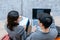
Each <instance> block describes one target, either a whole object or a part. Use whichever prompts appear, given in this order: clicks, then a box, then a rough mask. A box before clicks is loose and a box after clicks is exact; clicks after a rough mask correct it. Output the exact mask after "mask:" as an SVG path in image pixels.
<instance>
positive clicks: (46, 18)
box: [38, 13, 52, 29]
mask: <svg viewBox="0 0 60 40" xmlns="http://www.w3.org/2000/svg"><path fill="white" fill-rule="evenodd" d="M38 20H39V21H40V23H42V24H43V25H44V27H45V29H46V28H49V26H50V25H51V24H52V16H51V15H49V14H47V13H46V14H44V13H42V14H40V16H39V18H38Z"/></svg>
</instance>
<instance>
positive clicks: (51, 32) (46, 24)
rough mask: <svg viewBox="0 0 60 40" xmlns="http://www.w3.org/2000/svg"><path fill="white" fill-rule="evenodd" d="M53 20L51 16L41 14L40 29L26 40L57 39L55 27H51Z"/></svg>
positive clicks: (39, 19)
mask: <svg viewBox="0 0 60 40" xmlns="http://www.w3.org/2000/svg"><path fill="white" fill-rule="evenodd" d="M52 22H53V18H52V17H51V15H49V14H43V13H42V14H41V15H40V16H39V18H38V24H39V29H37V30H36V31H35V32H34V33H32V34H31V35H30V36H29V37H27V39H26V40H54V39H55V38H56V37H57V34H58V32H57V30H56V28H54V27H55V26H51V24H52Z"/></svg>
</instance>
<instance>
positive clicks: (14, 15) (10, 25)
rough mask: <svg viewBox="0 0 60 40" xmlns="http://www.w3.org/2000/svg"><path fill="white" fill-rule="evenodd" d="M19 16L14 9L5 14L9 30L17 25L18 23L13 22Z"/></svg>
mask: <svg viewBox="0 0 60 40" xmlns="http://www.w3.org/2000/svg"><path fill="white" fill-rule="evenodd" d="M18 18H19V13H18V12H17V11H15V10H12V11H10V12H9V13H8V15H7V23H8V24H7V26H8V28H9V29H10V30H13V26H17V25H18V23H16V22H14V21H16V20H17V19H18Z"/></svg>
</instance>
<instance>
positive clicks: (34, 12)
mask: <svg viewBox="0 0 60 40" xmlns="http://www.w3.org/2000/svg"><path fill="white" fill-rule="evenodd" d="M50 12H51V9H33V10H32V18H33V19H37V17H38V15H40V14H41V13H48V14H50Z"/></svg>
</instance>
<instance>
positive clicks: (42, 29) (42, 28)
mask: <svg viewBox="0 0 60 40" xmlns="http://www.w3.org/2000/svg"><path fill="white" fill-rule="evenodd" d="M41 31H42V32H49V28H47V29H45V28H44V27H41Z"/></svg>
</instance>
